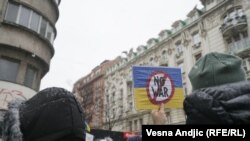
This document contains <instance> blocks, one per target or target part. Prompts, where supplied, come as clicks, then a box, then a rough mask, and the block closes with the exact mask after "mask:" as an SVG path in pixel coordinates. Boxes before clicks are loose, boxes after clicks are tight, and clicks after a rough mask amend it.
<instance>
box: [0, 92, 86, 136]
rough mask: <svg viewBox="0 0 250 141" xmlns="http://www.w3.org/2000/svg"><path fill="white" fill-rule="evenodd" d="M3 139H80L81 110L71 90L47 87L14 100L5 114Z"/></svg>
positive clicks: (83, 129) (82, 124) (82, 125)
mask: <svg viewBox="0 0 250 141" xmlns="http://www.w3.org/2000/svg"><path fill="white" fill-rule="evenodd" d="M3 139H4V141H83V140H84V139H85V124H84V117H83V111H82V109H81V107H80V106H79V104H78V102H77V101H76V99H75V97H74V96H73V94H72V93H70V92H68V91H66V90H65V89H62V88H48V89H45V90H43V91H40V92H39V93H37V94H36V95H35V96H34V97H32V98H31V99H29V100H28V101H18V100H16V101H13V102H11V103H10V104H9V110H8V111H7V112H6V114H5V117H4V125H3Z"/></svg>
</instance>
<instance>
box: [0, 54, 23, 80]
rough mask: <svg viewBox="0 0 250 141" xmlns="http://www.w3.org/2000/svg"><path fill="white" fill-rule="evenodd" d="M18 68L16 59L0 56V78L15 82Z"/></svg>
mask: <svg viewBox="0 0 250 141" xmlns="http://www.w3.org/2000/svg"><path fill="white" fill-rule="evenodd" d="M18 68H19V62H18V61H16V60H12V59H4V58H0V79H2V80H6V81H10V82H16V76H17V72H18Z"/></svg>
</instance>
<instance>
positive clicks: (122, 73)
mask: <svg viewBox="0 0 250 141" xmlns="http://www.w3.org/2000/svg"><path fill="white" fill-rule="evenodd" d="M201 2H202V4H203V6H204V8H203V9H197V8H196V7H195V8H194V9H192V10H191V11H190V12H189V13H187V18H186V19H185V20H178V21H176V22H174V23H173V24H172V29H170V30H162V31H161V32H160V33H159V37H157V38H151V39H149V40H148V41H147V44H146V45H141V46H138V47H137V48H136V51H133V49H131V50H130V51H129V52H124V53H125V54H126V56H125V57H123V58H122V59H121V61H119V62H117V63H116V64H114V65H113V66H112V67H111V68H110V69H109V70H107V73H106V76H105V97H104V118H103V121H104V126H103V128H106V129H108V128H110V123H112V125H113V126H112V130H119V131H138V130H140V127H141V126H140V125H142V124H150V123H152V119H151V116H150V111H136V109H135V108H134V101H133V90H132V89H133V86H132V72H131V69H132V66H134V65H137V66H141V65H143V66H170V67H180V68H181V69H182V78H183V87H184V90H185V95H187V94H189V93H190V92H191V91H192V87H191V83H190V81H189V79H188V72H189V71H190V69H191V67H192V66H193V65H194V63H195V62H196V61H197V60H198V59H199V58H200V57H202V56H203V55H205V54H207V53H209V52H214V51H216V52H224V53H229V54H234V55H237V56H239V57H241V58H242V59H243V60H244V68H245V70H246V72H247V74H248V76H250V75H249V72H250V71H249V70H250V64H249V61H250V39H249V31H250V26H249V25H250V1H249V0H201ZM105 111H109V112H105ZM166 114H167V117H168V121H167V123H166V124H185V114H184V111H183V109H167V110H166ZM107 117H111V118H110V119H111V121H110V120H107V119H108V118H107Z"/></svg>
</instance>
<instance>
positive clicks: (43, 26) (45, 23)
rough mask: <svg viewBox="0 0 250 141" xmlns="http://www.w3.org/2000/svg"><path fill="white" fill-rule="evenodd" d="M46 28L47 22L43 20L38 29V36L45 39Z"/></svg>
mask: <svg viewBox="0 0 250 141" xmlns="http://www.w3.org/2000/svg"><path fill="white" fill-rule="evenodd" d="M46 27H47V21H46V20H45V19H44V18H43V19H42V23H41V27H40V35H41V36H42V37H45V33H46Z"/></svg>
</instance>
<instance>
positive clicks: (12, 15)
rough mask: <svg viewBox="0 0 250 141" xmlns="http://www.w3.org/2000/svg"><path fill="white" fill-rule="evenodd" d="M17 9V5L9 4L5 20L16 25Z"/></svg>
mask: <svg viewBox="0 0 250 141" xmlns="http://www.w3.org/2000/svg"><path fill="white" fill-rule="evenodd" d="M18 8H19V6H18V5H15V4H12V3H9V4H8V9H7V12H6V16H5V20H7V21H10V22H14V23H16V19H17V13H18Z"/></svg>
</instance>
